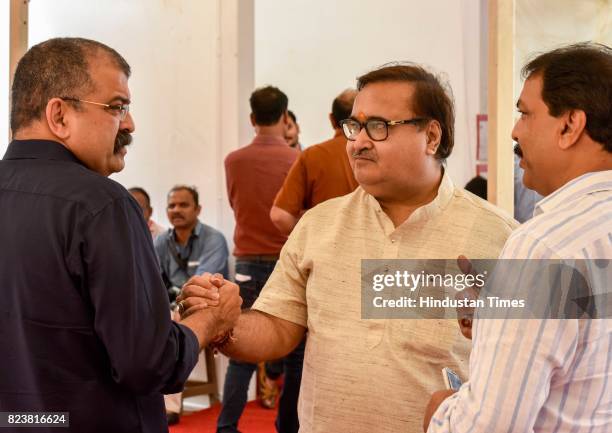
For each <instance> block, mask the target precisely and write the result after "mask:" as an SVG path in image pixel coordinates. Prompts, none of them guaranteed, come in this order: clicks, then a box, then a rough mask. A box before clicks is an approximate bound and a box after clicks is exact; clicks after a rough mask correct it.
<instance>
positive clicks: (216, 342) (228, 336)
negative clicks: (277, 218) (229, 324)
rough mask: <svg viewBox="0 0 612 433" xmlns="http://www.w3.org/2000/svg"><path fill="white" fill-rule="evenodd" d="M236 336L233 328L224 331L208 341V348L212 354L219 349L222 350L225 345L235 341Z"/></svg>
mask: <svg viewBox="0 0 612 433" xmlns="http://www.w3.org/2000/svg"><path fill="white" fill-rule="evenodd" d="M236 341H237V340H236V337H235V336H234V329H233V328H232V329H230V330H229V331H226V332H225V333H223V334H221V335H219V336H217V337H215V338H214V339H213V340H212V341H211V342H210V343H208V348H209V349H212V351H213V353H214V354H217V353H218V352H220V351H223V350H224V349H225V348H227V346H229V345H230V344H232V343H234V342H236Z"/></svg>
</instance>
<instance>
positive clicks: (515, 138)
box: [510, 119, 521, 142]
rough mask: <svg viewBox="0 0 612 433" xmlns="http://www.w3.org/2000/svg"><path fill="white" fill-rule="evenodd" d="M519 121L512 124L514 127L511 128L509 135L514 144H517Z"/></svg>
mask: <svg viewBox="0 0 612 433" xmlns="http://www.w3.org/2000/svg"><path fill="white" fill-rule="evenodd" d="M520 121H521V119H517V120H516V122H514V126H513V127H512V132H511V133H510V135H511V136H512V139H513V140H514V141H516V142H518V129H519V122H520Z"/></svg>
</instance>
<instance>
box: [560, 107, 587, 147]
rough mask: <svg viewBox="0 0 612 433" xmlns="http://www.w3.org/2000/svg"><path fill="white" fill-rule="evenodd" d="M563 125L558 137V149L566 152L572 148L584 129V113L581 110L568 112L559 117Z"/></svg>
mask: <svg viewBox="0 0 612 433" xmlns="http://www.w3.org/2000/svg"><path fill="white" fill-rule="evenodd" d="M561 118H562V119H563V125H562V128H563V129H562V130H561V135H560V136H559V148H561V149H563V150H567V149H569V148H570V147H572V146H573V145H574V144H576V142H578V140H579V139H580V137H581V136H582V133H583V132H584V129H585V128H586V113H585V112H584V111H582V110H570V111H568V112H567V113H565V114H564V115H562V117H561Z"/></svg>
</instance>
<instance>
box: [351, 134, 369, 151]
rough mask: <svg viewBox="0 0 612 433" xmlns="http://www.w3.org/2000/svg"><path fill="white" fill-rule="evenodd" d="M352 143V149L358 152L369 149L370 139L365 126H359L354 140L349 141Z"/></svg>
mask: <svg viewBox="0 0 612 433" xmlns="http://www.w3.org/2000/svg"><path fill="white" fill-rule="evenodd" d="M351 143H352V144H353V151H354V152H360V151H361V150H362V149H371V148H372V140H371V139H370V137H369V136H368V133H367V131H366V129H365V128H361V130H360V131H359V134H357V136H356V137H355V141H352V142H351Z"/></svg>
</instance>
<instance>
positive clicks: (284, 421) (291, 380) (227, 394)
mask: <svg viewBox="0 0 612 433" xmlns="http://www.w3.org/2000/svg"><path fill="white" fill-rule="evenodd" d="M275 264H276V262H272V261H251V260H248V261H246V260H240V259H238V260H236V274H241V275H244V276H249V277H250V280H249V281H236V282H237V283H238V286H240V296H242V299H243V304H242V307H243V308H245V309H247V308H251V306H252V305H253V303H254V302H255V300H256V299H257V297H258V296H259V293H260V292H261V289H262V288H263V286H264V285H265V284H266V281H267V280H268V278H269V277H270V274H271V273H272V271H273V270H274V266H275ZM237 279H242V278H237ZM300 348H301V349H300ZM289 359H291V361H288V360H289ZM303 360H304V342H302V343H301V344H300V345H299V346H298V347H297V348H296V349H295V350H294V351H293V352H291V353H290V354H289V355H287V357H286V358H284V361H283V362H284V364H285V366H284V370H285V374H286V375H288V377H287V376H285V387H284V388H283V392H282V393H281V398H280V401H279V410H278V417H277V419H276V429H277V430H278V431H279V432H280V433H297V431H298V428H299V424H298V418H297V400H298V396H299V394H300V382H301V378H302V363H303ZM256 369H257V365H256V364H249V363H245V362H239V361H234V360H233V359H230V362H229V367H228V369H227V373H226V374H225V385H224V386H223V407H222V408H221V413H220V414H219V418H218V419H217V433H238V432H239V430H238V420H239V419H240V417H241V416H242V412H243V411H244V407H245V406H246V403H247V392H248V389H249V382H250V381H251V376H252V375H253V372H255V370H256Z"/></svg>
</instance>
